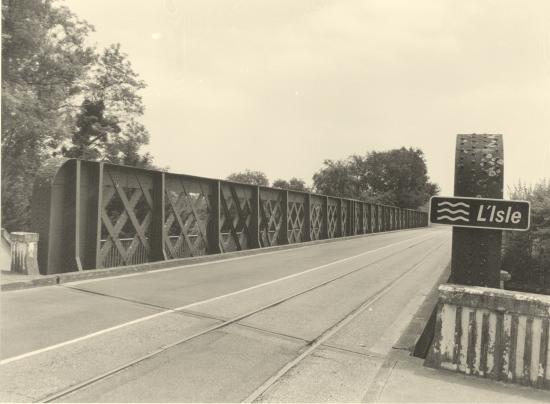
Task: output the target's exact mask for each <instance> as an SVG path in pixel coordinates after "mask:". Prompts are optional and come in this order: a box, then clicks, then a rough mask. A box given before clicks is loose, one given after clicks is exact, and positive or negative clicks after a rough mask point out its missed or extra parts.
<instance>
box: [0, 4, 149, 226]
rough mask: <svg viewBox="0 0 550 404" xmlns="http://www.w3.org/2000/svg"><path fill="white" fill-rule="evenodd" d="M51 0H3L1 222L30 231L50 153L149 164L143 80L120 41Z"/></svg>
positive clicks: (115, 161)
mask: <svg viewBox="0 0 550 404" xmlns="http://www.w3.org/2000/svg"><path fill="white" fill-rule="evenodd" d="M92 31H93V27H92V26H91V25H90V24H88V23H87V22H85V21H83V20H81V19H79V18H78V17H77V16H76V15H75V14H73V13H72V12H71V11H70V10H69V9H68V8H67V7H64V6H61V5H59V4H57V3H56V2H55V1H54V0H2V225H3V226H4V227H6V228H7V229H8V230H30V227H29V226H30V223H29V222H30V220H29V218H30V210H29V201H30V197H31V193H32V184H33V181H34V177H35V175H36V172H37V170H38V168H39V167H40V166H41V165H42V164H43V163H44V161H45V160H46V159H47V158H49V157H51V156H55V155H60V154H61V155H65V156H70V157H83V158H90V159H104V160H108V161H111V162H114V163H123V164H132V165H134V164H135V165H150V164H151V156H150V155H148V154H145V155H144V154H142V153H141V152H140V148H141V146H142V145H144V144H146V143H147V142H148V140H149V135H148V133H147V131H146V130H145V127H144V126H143V125H142V124H140V123H139V120H138V118H139V116H140V115H141V114H142V113H143V105H142V102H141V98H140V96H139V95H138V93H137V91H139V90H141V89H142V88H144V86H145V84H144V83H143V82H142V81H140V80H139V78H138V76H137V74H136V73H135V72H134V71H133V70H132V68H131V65H130V62H129V61H128V60H127V56H126V55H125V54H123V53H122V52H121V50H120V46H119V45H112V46H110V47H108V48H107V49H105V50H104V51H102V52H100V53H99V52H98V51H97V50H96V49H95V48H94V47H91V46H88V45H87V42H86V41H87V38H88V35H89V34H90V33H91V32H92Z"/></svg>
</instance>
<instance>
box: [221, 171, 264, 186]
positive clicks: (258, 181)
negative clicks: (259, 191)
mask: <svg viewBox="0 0 550 404" xmlns="http://www.w3.org/2000/svg"><path fill="white" fill-rule="evenodd" d="M227 179H228V180H229V181H235V182H242V183H243V184H251V185H259V186H262V187H267V186H269V180H268V179H267V176H266V175H265V174H264V173H263V172H261V171H252V170H248V169H246V170H244V171H241V172H237V173H233V174H230V175H228V176H227Z"/></svg>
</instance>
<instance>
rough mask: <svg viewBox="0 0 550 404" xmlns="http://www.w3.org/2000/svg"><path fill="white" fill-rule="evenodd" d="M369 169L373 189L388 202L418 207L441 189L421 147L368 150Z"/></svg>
mask: <svg viewBox="0 0 550 404" xmlns="http://www.w3.org/2000/svg"><path fill="white" fill-rule="evenodd" d="M365 169H366V173H365V178H366V181H367V183H368V185H369V187H370V192H372V194H373V195H375V196H376V197H377V198H379V199H380V200H381V201H382V202H383V203H386V204H391V205H395V206H399V207H402V208H409V209H416V208H418V207H419V206H421V205H423V204H424V203H425V202H426V201H427V200H428V199H429V198H430V197H431V196H433V195H435V194H437V193H438V192H439V187H438V186H437V185H436V184H433V183H431V182H429V178H428V174H427V172H428V170H427V167H426V162H425V160H424V153H423V152H422V150H420V149H413V148H409V149H406V148H404V147H402V148H400V149H393V150H389V151H387V152H371V153H368V154H367V156H366V160H365Z"/></svg>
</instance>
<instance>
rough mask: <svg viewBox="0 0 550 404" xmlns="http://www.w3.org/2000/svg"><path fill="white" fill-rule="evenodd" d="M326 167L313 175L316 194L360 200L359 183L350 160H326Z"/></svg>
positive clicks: (324, 162)
mask: <svg viewBox="0 0 550 404" xmlns="http://www.w3.org/2000/svg"><path fill="white" fill-rule="evenodd" d="M323 165H324V167H322V168H321V169H320V170H319V171H318V172H316V173H315V174H314V175H313V186H314V188H315V191H316V192H319V193H321V194H325V195H332V196H339V197H343V198H358V197H359V196H360V195H359V194H358V192H357V188H358V183H357V179H356V178H355V177H354V175H353V170H352V168H351V165H350V160H349V159H348V160H336V161H335V160H325V161H323Z"/></svg>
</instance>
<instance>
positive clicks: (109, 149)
mask: <svg viewBox="0 0 550 404" xmlns="http://www.w3.org/2000/svg"><path fill="white" fill-rule="evenodd" d="M145 86H146V85H145V82H143V81H142V80H140V79H139V76H138V75H137V73H136V72H134V70H133V69H132V65H131V63H130V61H129V60H128V59H127V55H126V54H124V53H123V52H122V51H121V49H120V44H114V45H111V46H109V47H108V48H106V49H104V51H103V53H102V54H101V56H100V57H99V58H98V61H97V63H96V64H95V65H94V66H93V68H92V69H91V72H90V74H89V78H88V80H87V83H86V86H85V97H86V98H85V99H84V101H83V102H82V106H81V109H80V112H79V114H78V116H77V128H78V130H77V131H76V132H75V133H74V134H73V136H72V139H71V144H69V145H65V146H64V147H63V149H62V153H63V154H64V155H65V156H69V157H79V158H85V159H93V160H97V159H101V160H107V161H110V162H111V163H115V164H126V165H138V166H145V167H150V166H151V165H152V158H151V156H150V155H149V154H145V155H141V154H140V153H139V150H140V148H141V146H143V145H146V144H148V143H149V133H148V132H147V130H146V129H145V126H143V125H142V124H141V123H139V121H138V119H139V117H140V116H141V115H143V112H144V106H143V100H142V98H141V96H140V95H139V94H138V91H139V90H141V89H143V88H145Z"/></svg>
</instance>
